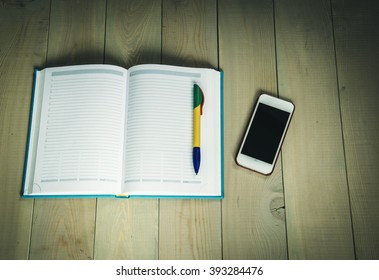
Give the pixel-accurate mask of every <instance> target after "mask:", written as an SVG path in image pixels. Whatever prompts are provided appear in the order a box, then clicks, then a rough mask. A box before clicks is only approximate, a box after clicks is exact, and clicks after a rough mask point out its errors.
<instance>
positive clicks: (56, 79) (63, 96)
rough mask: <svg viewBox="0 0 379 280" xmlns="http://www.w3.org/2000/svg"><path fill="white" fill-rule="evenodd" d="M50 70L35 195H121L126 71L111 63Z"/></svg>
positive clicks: (46, 81) (45, 85)
mask: <svg viewBox="0 0 379 280" xmlns="http://www.w3.org/2000/svg"><path fill="white" fill-rule="evenodd" d="M44 71H45V83H44V96H43V101H42V112H41V123H40V134H39V139H38V152H37V159H36V169H35V176H34V185H33V191H34V192H35V193H39V192H41V193H44V194H46V193H49V194H59V193H67V194H78V193H80V194H112V193H113V194H114V193H118V192H119V191H120V185H121V182H120V181H121V174H122V171H121V169H122V148H123V141H124V140H123V135H124V131H123V125H124V118H125V117H124V116H125V93H126V72H125V71H124V70H123V69H122V68H119V67H113V66H107V65H84V66H70V67H59V68H48V69H46V70H44Z"/></svg>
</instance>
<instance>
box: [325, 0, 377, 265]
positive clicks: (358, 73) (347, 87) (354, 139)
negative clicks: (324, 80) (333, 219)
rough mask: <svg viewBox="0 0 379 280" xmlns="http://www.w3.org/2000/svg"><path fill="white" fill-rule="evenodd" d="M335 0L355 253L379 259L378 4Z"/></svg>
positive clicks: (339, 73) (339, 78)
mask: <svg viewBox="0 0 379 280" xmlns="http://www.w3.org/2000/svg"><path fill="white" fill-rule="evenodd" d="M332 3H333V11H334V26H335V40H336V54H337V66H338V80H339V91H340V98H341V111H342V124H343V132H344V140H345V153H346V166H347V171H348V173H347V174H348V182H349V189H350V197H351V210H352V217H353V229H354V240H355V246H356V257H357V258H358V259H379V214H378V213H379V203H378V201H379V188H378V182H379V173H378V168H379V160H378V155H379V143H378V139H379V126H378V123H379V110H378V108H379V95H378V93H379V81H378V79H377V75H376V73H377V72H378V69H377V67H378V65H379V31H378V28H377V26H379V18H378V14H379V5H378V3H377V2H373V1H340V0H335V1H332Z"/></svg>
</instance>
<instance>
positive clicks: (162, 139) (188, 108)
mask: <svg viewBox="0 0 379 280" xmlns="http://www.w3.org/2000/svg"><path fill="white" fill-rule="evenodd" d="M205 76H206V75H205V73H203V72H202V71H197V70H196V69H192V70H191V69H187V70H186V71H185V70H183V69H182V68H179V67H168V66H163V68H162V67H159V66H141V67H139V66H137V67H133V68H132V69H130V70H129V79H128V81H129V91H128V95H127V104H128V106H127V108H128V109H127V123H126V126H127V129H126V134H127V135H126V138H125V139H126V148H125V159H124V162H125V163H124V165H125V170H124V183H125V184H126V185H127V190H128V192H132V193H133V192H136V193H138V194H151V195H154V194H161V195H162V194H163V195H164V194H167V195H178V194H185V193H189V192H191V191H194V192H199V190H200V189H201V188H202V186H203V185H204V184H205V183H206V182H207V177H208V175H210V176H211V177H212V176H213V175H214V174H213V171H212V170H211V169H210V168H209V165H210V164H211V160H212V159H211V154H212V153H213V151H212V148H210V146H212V139H210V137H203V141H202V156H203V158H202V162H201V166H200V172H199V173H198V175H196V174H195V172H194V168H193V163H192V148H193V147H192V141H193V139H192V138H193V86H194V84H195V83H197V84H199V85H200V86H201V87H203V88H205V87H206V83H205V81H206V77H205ZM207 88H210V87H207ZM218 93H219V92H218ZM210 100H211V99H210ZM216 104H218V106H219V104H220V103H216ZM208 106H209V104H208ZM216 106H217V105H216ZM210 108H211V106H209V107H208V109H210ZM215 114H218V119H219V118H220V115H219V114H220V111H219V109H218V110H216V111H215V112H212V113H211V111H210V110H208V114H207V116H205V115H204V116H205V117H203V118H202V125H203V127H207V126H209V127H211V123H212V121H213V120H214V116H215ZM207 123H208V124H207ZM215 124H216V125H219V122H218V123H215ZM203 130H204V129H202V133H203ZM209 132H210V133H212V128H211V129H209ZM204 135H205V131H204ZM215 136H216V137H213V140H216V141H219V140H220V137H219V135H218V136H217V134H216V135H215ZM206 138H208V141H206V140H205V139H206ZM215 146H216V147H215V148H217V147H219V145H215ZM207 147H208V149H207ZM206 175H207V176H206Z"/></svg>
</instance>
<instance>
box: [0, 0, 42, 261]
mask: <svg viewBox="0 0 379 280" xmlns="http://www.w3.org/2000/svg"><path fill="white" fill-rule="evenodd" d="M0 18H1V22H2V24H1V25H0V38H1V39H0V193H1V195H0V213H1V215H0V225H1V226H0V259H27V258H28V255H29V240H30V228H31V221H32V219H31V218H32V211H33V200H22V199H20V193H21V188H22V178H23V171H24V159H25V147H26V143H27V131H28V124H29V122H28V120H29V108H30V100H31V94H32V83H33V79H32V75H33V70H34V67H37V66H38V67H41V66H43V65H44V64H45V56H46V41H47V30H48V25H49V22H48V19H49V1H39V2H33V3H25V4H23V5H21V4H19V5H18V4H16V5H15V3H2V4H1V7H0Z"/></svg>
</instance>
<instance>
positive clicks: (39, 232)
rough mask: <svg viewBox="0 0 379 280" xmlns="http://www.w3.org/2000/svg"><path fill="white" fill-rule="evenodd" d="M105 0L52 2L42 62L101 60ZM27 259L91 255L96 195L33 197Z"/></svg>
mask: <svg viewBox="0 0 379 280" xmlns="http://www.w3.org/2000/svg"><path fill="white" fill-rule="evenodd" d="M105 9H106V2H105V1H104V0H96V1H90V0H88V1H80V2H78V1H75V0H71V1H63V0H62V1H60V0H53V1H52V3H51V16H50V30H49V42H48V57H47V65H48V66H53V65H59V66H61V65H66V64H84V63H102V62H103V53H104V32H105ZM34 208H35V209H34V215H33V227H32V236H31V248H30V258H31V259H92V258H93V244H94V227H95V214H96V199H46V200H36V201H35V206H34Z"/></svg>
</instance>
